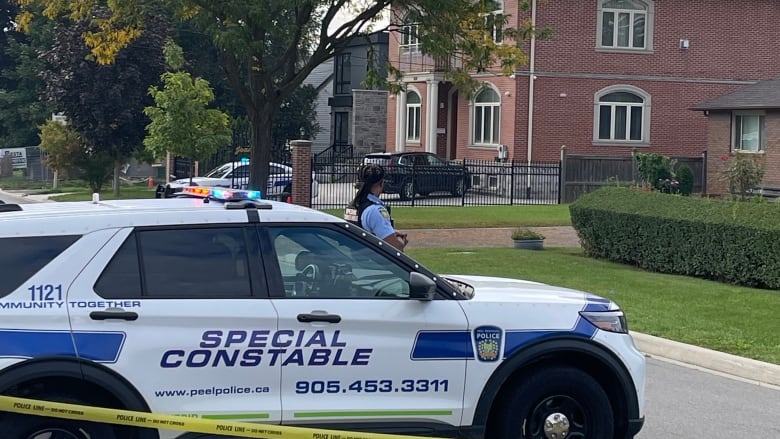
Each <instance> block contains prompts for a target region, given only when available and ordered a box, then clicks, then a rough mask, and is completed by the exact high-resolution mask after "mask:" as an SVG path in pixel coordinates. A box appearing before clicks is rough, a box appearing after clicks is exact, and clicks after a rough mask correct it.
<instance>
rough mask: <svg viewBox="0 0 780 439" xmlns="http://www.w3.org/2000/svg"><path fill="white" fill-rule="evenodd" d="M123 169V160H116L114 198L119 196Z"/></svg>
mask: <svg viewBox="0 0 780 439" xmlns="http://www.w3.org/2000/svg"><path fill="white" fill-rule="evenodd" d="M120 169H122V161H121V160H115V161H114V198H119V172H120Z"/></svg>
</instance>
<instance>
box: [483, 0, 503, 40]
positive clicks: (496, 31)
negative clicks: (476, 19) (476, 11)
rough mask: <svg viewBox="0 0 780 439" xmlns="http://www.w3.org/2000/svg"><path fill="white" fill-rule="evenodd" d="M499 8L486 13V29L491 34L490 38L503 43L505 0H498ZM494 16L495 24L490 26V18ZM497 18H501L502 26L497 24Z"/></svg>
mask: <svg viewBox="0 0 780 439" xmlns="http://www.w3.org/2000/svg"><path fill="white" fill-rule="evenodd" d="M496 6H497V8H496V9H495V10H493V11H490V12H488V13H487V14H485V30H486V31H487V33H488V34H489V35H490V38H491V39H492V40H493V42H494V43H496V44H501V43H503V42H504V1H503V0H497V1H496ZM491 18H493V26H492V27H491V26H490V22H489V20H490V19H491ZM496 18H500V19H501V23H500V26H496V24H497V21H496V20H495V19H496Z"/></svg>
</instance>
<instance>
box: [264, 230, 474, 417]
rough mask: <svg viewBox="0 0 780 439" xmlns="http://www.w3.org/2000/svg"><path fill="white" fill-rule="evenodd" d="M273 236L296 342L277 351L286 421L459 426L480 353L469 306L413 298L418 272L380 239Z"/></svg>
mask: <svg viewBox="0 0 780 439" xmlns="http://www.w3.org/2000/svg"><path fill="white" fill-rule="evenodd" d="M267 231H268V235H267V239H268V241H267V244H266V245H267V246H270V247H271V248H272V249H273V252H264V254H275V255H276V258H275V260H273V259H274V258H267V259H266V262H267V263H269V262H270V263H271V264H272V265H273V266H269V267H268V268H267V269H266V271H267V272H268V273H269V285H270V289H271V292H272V295H275V296H277V297H276V298H274V299H272V301H273V303H274V306H275V307H276V309H277V311H278V313H279V328H280V331H279V332H283V331H285V332H286V334H287V336H286V337H285V338H283V339H282V338H280V339H279V340H278V346H277V348H279V351H280V354H279V361H280V363H281V365H282V383H283V387H282V421H283V423H289V424H321V423H331V425H333V424H332V423H333V422H335V420H336V419H338V423H340V424H350V425H351V426H352V427H355V426H356V425H357V424H363V423H369V424H375V425H376V424H380V423H381V424H387V423H388V422H390V423H393V422H399V423H404V422H405V423H409V422H414V423H420V422H422V423H431V424H433V423H439V424H441V423H447V424H451V425H459V423H460V420H461V411H462V400H463V389H464V376H465V367H466V357H467V355H468V353H469V349H470V346H471V344H470V341H469V338H468V334H467V333H466V332H465V330H466V328H467V321H466V317H465V315H464V313H463V310H462V308H461V307H460V304H459V303H458V302H457V301H455V300H447V299H446V298H444V297H443V296H442V297H440V298H439V299H440V300H439V299H437V300H432V301H427V302H425V301H419V300H412V299H410V298H409V272H410V270H409V269H408V268H407V267H406V266H405V265H404V264H403V263H401V261H400V259H397V258H395V257H393V256H392V254H389V253H385V252H383V251H381V250H379V249H378V248H377V246H378V240H376V239H375V238H373V237H368V238H365V239H363V238H361V237H360V236H357V235H355V234H352V233H350V232H348V231H346V230H345V229H344V228H343V226H337V225H330V226H329V225H300V226H296V225H278V226H271V227H268V228H267ZM274 263H275V264H274ZM273 271H278V274H279V275H278V276H277V277H276V280H277V281H276V282H274V281H273V280H272V274H271V273H272V272H273ZM356 428H359V427H356Z"/></svg>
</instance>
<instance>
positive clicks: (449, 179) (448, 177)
mask: <svg viewBox="0 0 780 439" xmlns="http://www.w3.org/2000/svg"><path fill="white" fill-rule="evenodd" d="M426 159H427V162H428V173H429V175H430V176H431V188H432V191H434V192H437V191H444V192H452V190H453V188H454V187H455V178H456V177H457V176H456V174H455V169H454V168H452V167H451V166H450V165H449V163H447V162H445V161H444V160H442V159H440V158H439V157H437V156H435V155H432V154H428V155H427V156H426Z"/></svg>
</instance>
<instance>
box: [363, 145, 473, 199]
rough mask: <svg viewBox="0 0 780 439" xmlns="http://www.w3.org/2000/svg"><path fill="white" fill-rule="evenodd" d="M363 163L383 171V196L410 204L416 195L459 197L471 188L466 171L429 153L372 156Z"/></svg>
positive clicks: (365, 158) (368, 155)
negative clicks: (443, 193)
mask: <svg viewBox="0 0 780 439" xmlns="http://www.w3.org/2000/svg"><path fill="white" fill-rule="evenodd" d="M363 163H364V164H366V163H375V164H378V165H380V166H382V167H383V168H384V169H385V187H384V193H387V194H398V195H399V196H400V198H401V199H402V200H410V199H412V198H414V197H415V196H416V195H417V194H420V195H423V196H425V195H429V194H431V193H434V192H449V193H450V194H452V195H453V196H455V197H462V196H463V194H465V193H466V191H467V190H468V189H469V188H470V187H471V178H470V174H469V171H468V170H467V169H466V168H465V167H464V166H462V165H459V164H455V163H451V162H450V161H448V160H445V159H442V158H440V157H438V156H436V155H435V154H432V153H429V152H400V153H392V154H391V153H372V154H367V155H366V156H365V157H364V158H363Z"/></svg>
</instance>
